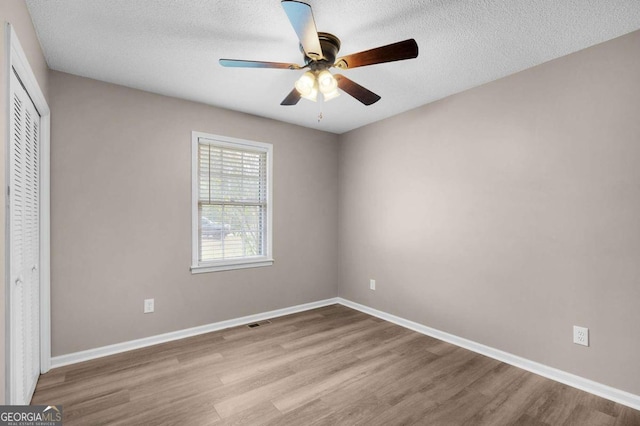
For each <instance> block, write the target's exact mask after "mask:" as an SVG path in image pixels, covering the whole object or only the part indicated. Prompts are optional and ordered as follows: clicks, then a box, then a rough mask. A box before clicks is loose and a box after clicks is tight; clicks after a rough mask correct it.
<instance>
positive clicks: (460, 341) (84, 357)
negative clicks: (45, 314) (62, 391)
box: [51, 297, 640, 410]
mask: <svg viewBox="0 0 640 426" xmlns="http://www.w3.org/2000/svg"><path fill="white" fill-rule="evenodd" d="M336 303H339V304H341V305H344V306H347V307H349V308H352V309H356V310H358V311H361V312H364V313H366V314H369V315H372V316H374V317H378V318H381V319H383V320H385V321H389V322H392V323H394V324H397V325H399V326H402V327H405V328H408V329H410V330H413V331H416V332H418V333H421V334H425V335H427V336H431V337H434V338H436V339H439V340H443V341H445V342H448V343H451V344H454V345H456V346H460V347H462V348H465V349H469V350H470V351H473V352H477V353H479V354H482V355H485V356H488V357H490V358H494V359H497V360H498V361H502V362H505V363H507V364H510V365H513V366H515V367H518V368H522V369H523V370H527V371H530V372H532V373H535V374H538V375H540V376H543V377H546V378H548V379H551V380H555V381H556V382H560V383H564V384H565V385H568V386H571V387H574V388H577V389H580V390H583V391H585V392H589V393H592V394H594V395H597V396H600V397H602V398H606V399H609V400H611V401H614V402H617V403H620V404H622V405H626V406H627V407H631V408H633V409H635V410H640V396H638V395H634V394H632V393H629V392H626V391H623V390H620V389H616V388H613V387H611V386H607V385H603V384H602V383H598V382H594V381H593V380H589V379H585V378H584V377H580V376H576V375H575V374H571V373H567V372H565V371H562V370H558V369H556V368H553V367H549V366H547V365H544V364H540V363H537V362H535V361H531V360H528V359H526V358H522V357H519V356H517V355H513V354H510V353H508V352H504V351H501V350H499V349H495V348H492V347H489V346H485V345H483V344H481V343H477V342H474V341H472V340H468V339H464V338H462V337H458V336H455V335H453V334H449V333H446V332H444V331H440V330H436V329H435V328H431V327H427V326H425V325H422V324H419V323H417V322H413V321H410V320H407V319H404V318H401V317H398V316H395V315H391V314H388V313H386V312H383V311H379V310H377V309H373V308H370V307H368V306H365V305H361V304H359V303H356V302H352V301H350V300H347V299H344V298H341V297H335V298H332V299H325V300H320V301H317V302H311V303H305V304H302V305H297V306H291V307H289V308H283V309H277V310H275V311H269V312H263V313H259V314H255V315H248V316H245V317H240V318H235V319H230V320H226V321H220V322H216V323H212V324H206V325H202V326H199V327H193V328H187V329H185V330H178V331H173V332H170V333H164V334H159V335H157V336H151V337H145V338H142V339H136V340H131V341H128V342H122V343H116V344H114V345H109V346H103V347H100V348H95V349H89V350H86V351H81V352H74V353H70V354H66V355H61V356H57V357H53V358H52V359H51V367H52V368H56V367H62V366H64V365H69V364H75V363H78V362H83V361H88V360H91V359H95V358H101V357H104V356H107V355H113V354H117V353H121V352H126V351H130V350H134V349H139V348H144V347H147V346H151V345H157V344H159V343H165V342H170V341H173V340H178V339H184V338H185V337H191V336H196V335H199V334H204V333H209V332H212V331H217V330H222V329H225V328H230V327H236V326H239V325H244V324H249V323H252V322H256V321H262V320H265V319H269V318H276V317H281V316H283V315H289V314H294V313H296V312H303V311H308V310H310V309H315V308H320V307H323V306H328V305H333V304H336Z"/></svg>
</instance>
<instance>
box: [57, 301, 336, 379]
mask: <svg viewBox="0 0 640 426" xmlns="http://www.w3.org/2000/svg"><path fill="white" fill-rule="evenodd" d="M336 303H338V298H335V297H334V298H332V299H325V300H319V301H317V302H311V303H305V304H302V305H296V306H291V307H289V308H283V309H276V310H275V311H268V312H262V313H259V314H254V315H248V316H245V317H240V318H234V319H230V320H226V321H220V322H215V323H211V324H206V325H201V326H199V327H192V328H187V329H184V330H178V331H172V332H170V333H164V334H158V335H156V336H151V337H145V338H142V339H136V340H130V341H128V342H122V343H116V344H113V345H109V346H102V347H99V348H95V349H88V350H86V351H80V352H73V353H70V354H66V355H60V356H56V357H53V358H51V368H56V367H62V366H64V365H69V364H75V363H78V362H83V361H89V360H91V359H96V358H101V357H104V356H108V355H114V354H117V353H121V352H126V351H131V350H134V349H140V348H144V347H147V346H152V345H157V344H159V343H165V342H171V341H173V340H178V339H184V338H185V337H191V336H196V335H199V334H204V333H210V332H212V331H217V330H222V329H225V328H231V327H237V326H239V325H245V324H250V323H252V322H257V321H262V320H266V319H270V318H277V317H281V316H284V315H289V314H295V313H296V312H303V311H308V310H310V309H315V308H320V307H323V306H328V305H334V304H336Z"/></svg>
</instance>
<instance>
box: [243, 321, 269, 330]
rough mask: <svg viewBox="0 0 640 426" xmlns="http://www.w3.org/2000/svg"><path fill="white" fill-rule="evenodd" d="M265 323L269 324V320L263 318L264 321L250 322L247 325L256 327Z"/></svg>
mask: <svg viewBox="0 0 640 426" xmlns="http://www.w3.org/2000/svg"><path fill="white" fill-rule="evenodd" d="M267 324H271V321H269V320H264V321H258V322H253V323H251V324H247V327H249V328H256V327H260V326H261V325H267Z"/></svg>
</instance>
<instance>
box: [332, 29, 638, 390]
mask: <svg viewBox="0 0 640 426" xmlns="http://www.w3.org/2000/svg"><path fill="white" fill-rule="evenodd" d="M639 46H640V32H635V33H632V34H629V35H627V36H624V37H621V38H619V39H616V40H613V41H610V42H607V43H604V44H601V45H598V46H595V47H592V48H589V49H587V50H584V51H581V52H578V53H575V54H572V55H570V56H567V57H564V58H560V59H558V60H555V61H552V62H549V63H546V64H543V65H541V66H538V67H535V68H533V69H530V70H527V71H524V72H521V73H518V74H515V75H512V76H510V77H507V78H504V79H501V80H498V81H496V82H493V83H490V84H487V85H484V86H482V87H479V88H476V89H473V90H470V91H467V92H464V93H460V94H458V95H455V96H451V97H449V98H446V99H444V100H441V101H439V102H435V103H433V104H430V105H426V106H423V107H420V108H418V109H415V110H412V111H409V112H406V113H403V114H401V115H398V116H395V117H392V118H390V119H387V120H385V121H382V122H378V123H375V124H372V125H369V126H366V127H363V128H360V129H357V130H354V131H352V132H350V133H347V134H344V135H343V136H342V137H341V139H340V160H339V161H340V201H339V203H340V204H339V206H340V207H339V208H340V213H339V220H340V226H339V229H340V233H339V235H340V285H339V294H340V296H342V297H345V298H347V299H350V300H353V301H356V302H360V303H363V304H365V305H368V306H371V307H373V308H377V309H381V310H383V311H386V312H389V313H392V314H396V315H399V316H402V317H405V318H408V319H411V320H414V321H417V322H419V323H422V324H425V325H428V326H431V327H434V328H437V329H440V330H443V331H446V332H449V333H453V334H455V335H458V336H462V337H465V338H468V339H471V340H474V341H476V342H480V343H483V344H485V345H489V346H492V347H495V348H498V349H502V350H505V351H507V352H511V353H513V354H516V355H520V356H523V357H525V358H528V359H531V360H534V361H538V362H541V363H543V364H547V365H550V366H553V367H557V368H559V369H561V370H565V371H568V372H572V373H575V374H578V375H580V376H583V377H587V378H590V379H592V380H595V381H598V382H601V383H604V384H608V385H611V386H614V387H617V388H620V389H623V390H626V391H629V392H632V393H635V394H636V395H639V394H640V362H638V360H639V358H638V356H639V355H638V354H640V338H639V337H638V331H637V328H638V324H640V309H639V308H638V303H639V302H640V166H639V164H640V163H639V161H640V160H639V159H640V119H639V113H640V77H639V76H640V55H639V54H638V47H639ZM369 278H375V279H377V290H376V291H375V292H374V291H370V290H369V289H368V286H369ZM573 325H582V326H585V327H589V328H590V332H591V336H590V337H591V347H589V348H585V347H581V346H577V345H574V344H573V343H572V326H573Z"/></svg>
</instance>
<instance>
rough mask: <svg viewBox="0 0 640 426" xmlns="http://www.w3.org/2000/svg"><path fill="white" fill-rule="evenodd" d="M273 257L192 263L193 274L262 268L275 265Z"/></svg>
mask: <svg viewBox="0 0 640 426" xmlns="http://www.w3.org/2000/svg"><path fill="white" fill-rule="evenodd" d="M273 262H274V260H273V259H265V258H262V259H260V260H251V261H250V260H242V261H238V262H225V263H219V264H212V265H192V266H191V273H192V274H204V273H207V272H219V271H231V270H234V269H246V268H261V267H263V266H271V265H273Z"/></svg>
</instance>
